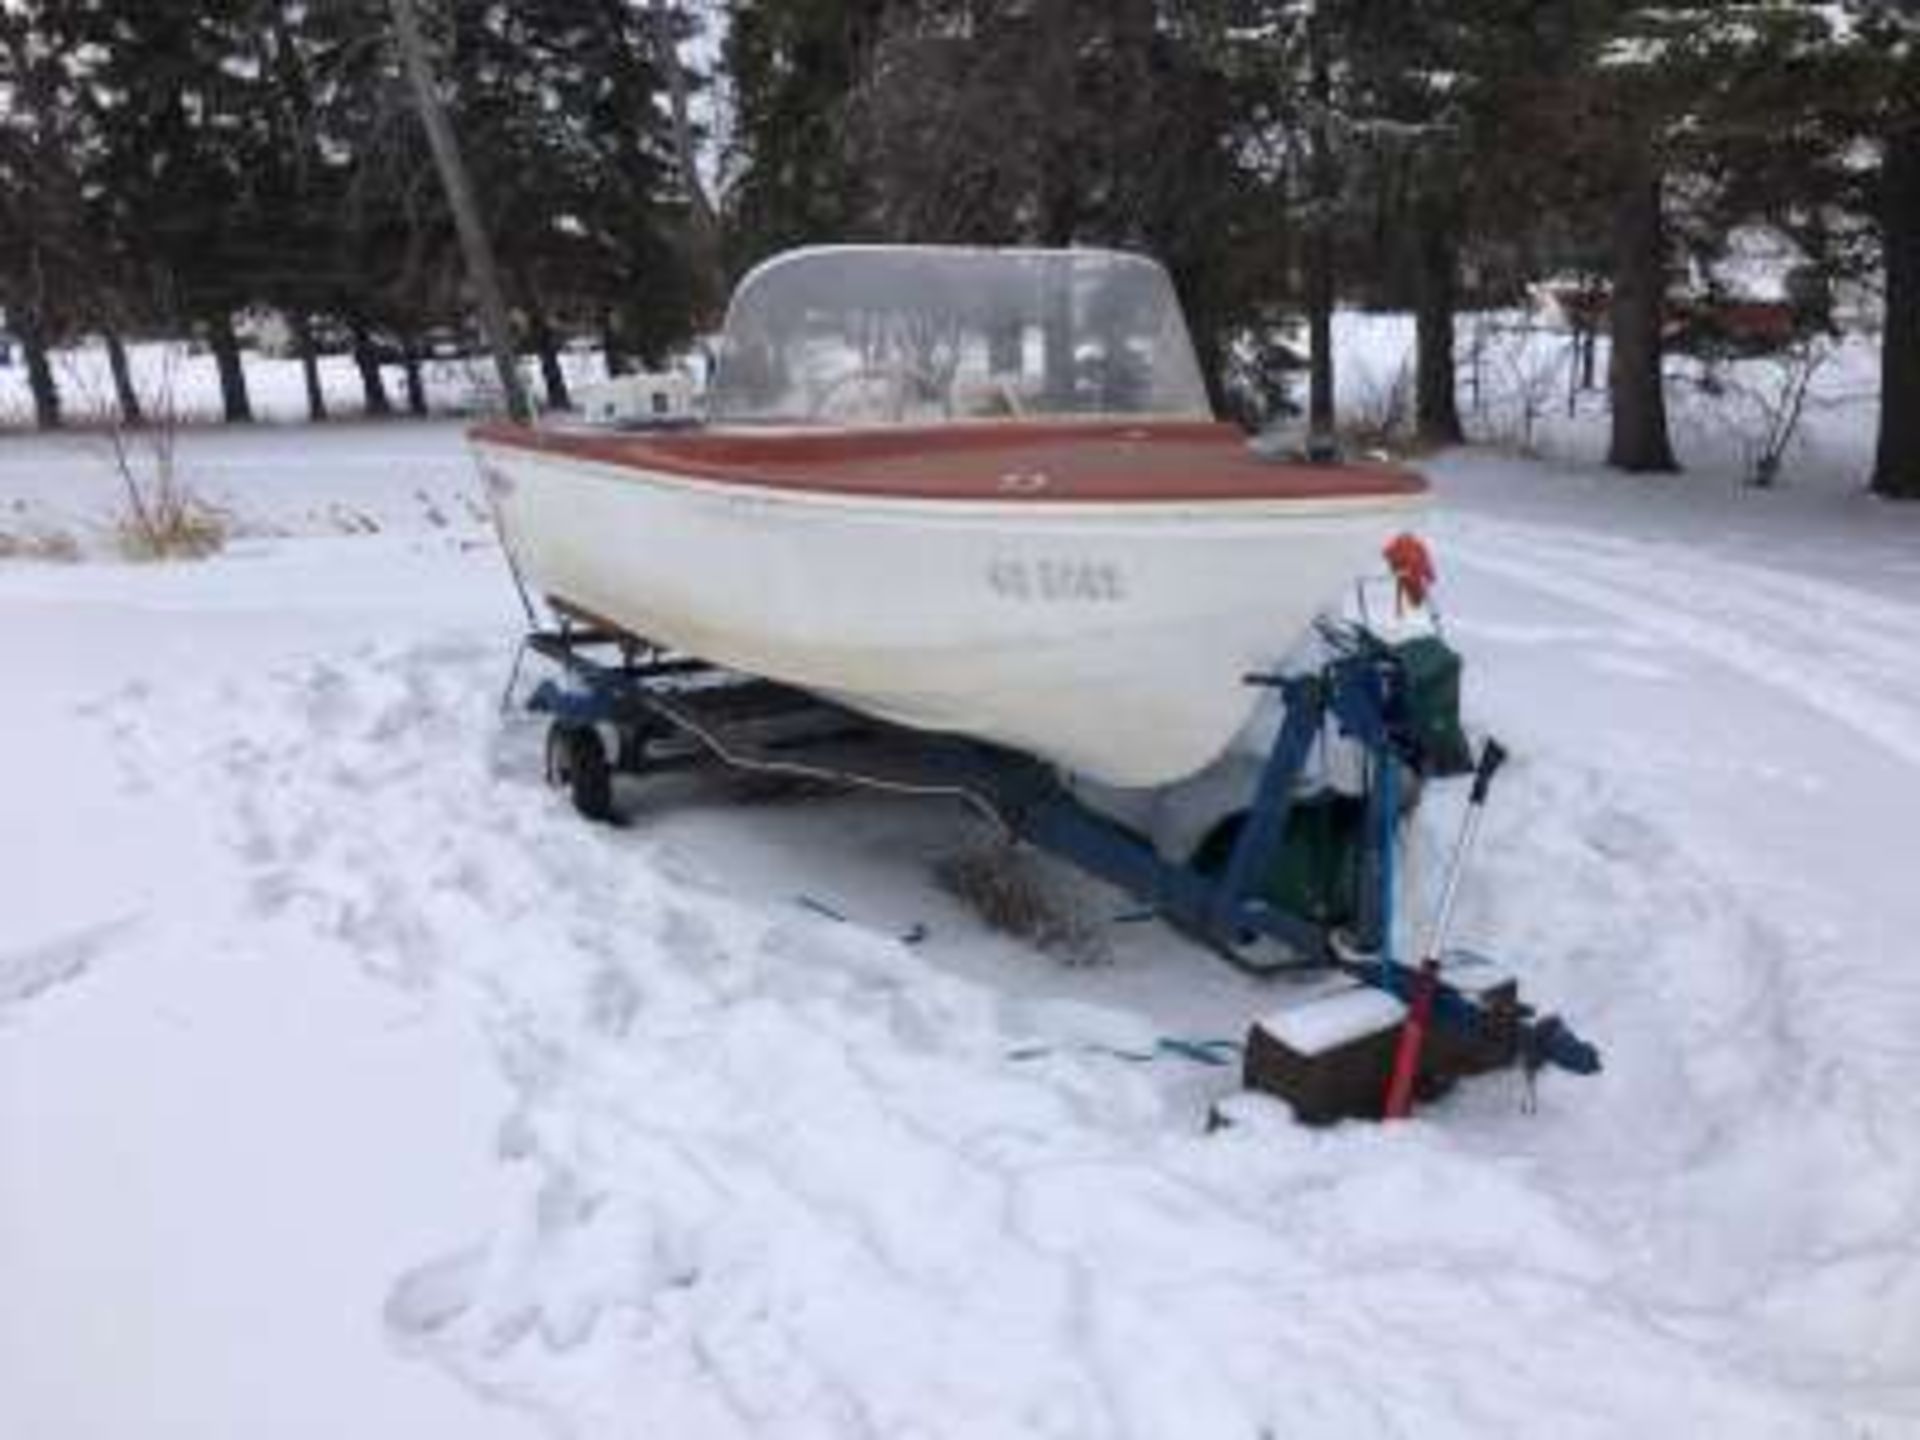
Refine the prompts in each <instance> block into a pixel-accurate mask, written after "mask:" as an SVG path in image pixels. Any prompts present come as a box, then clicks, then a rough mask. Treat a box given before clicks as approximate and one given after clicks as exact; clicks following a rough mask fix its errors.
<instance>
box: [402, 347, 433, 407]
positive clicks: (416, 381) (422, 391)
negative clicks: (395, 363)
mask: <svg viewBox="0 0 1920 1440" xmlns="http://www.w3.org/2000/svg"><path fill="white" fill-rule="evenodd" d="M400 363H401V365H402V366H404V367H405V372H404V373H405V375H406V380H407V413H408V414H409V415H413V416H416V417H418V418H419V419H422V420H424V419H426V418H427V380H426V376H424V375H423V374H421V373H420V347H419V346H418V345H417V344H415V343H414V342H413V341H411V340H409V341H408V342H407V348H406V351H405V352H404V353H403V354H402V355H401V357H400Z"/></svg>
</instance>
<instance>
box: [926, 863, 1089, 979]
mask: <svg viewBox="0 0 1920 1440" xmlns="http://www.w3.org/2000/svg"><path fill="white" fill-rule="evenodd" d="M934 878H935V879H936V880H937V881H938V882H939V884H940V886H941V888H942V889H944V890H946V891H947V892H948V893H949V894H951V895H953V896H955V897H956V898H957V899H959V900H960V901H961V902H962V903H963V904H965V905H966V906H967V907H968V908H969V909H971V910H973V911H974V912H975V913H976V914H978V915H979V916H980V918H981V919H982V920H984V921H985V922H986V923H987V924H988V925H989V926H990V927H992V928H993V929H995V930H998V931H1000V932H1001V933H1002V934H1005V935H1012V936H1015V937H1017V938H1018V939H1021V940H1024V941H1026V942H1027V943H1028V944H1030V945H1032V946H1033V947H1034V948H1035V949H1037V950H1041V951H1044V952H1046V953H1047V954H1049V955H1053V956H1055V957H1057V958H1059V959H1060V960H1062V961H1063V962H1065V963H1066V964H1069V965H1091V964H1097V963H1099V962H1100V961H1102V960H1104V959H1106V957H1107V946H1106V935H1105V931H1104V929H1103V928H1102V927H1101V926H1100V925H1099V923H1098V922H1097V921H1096V920H1095V919H1094V917H1092V916H1090V915H1089V914H1088V913H1087V911H1086V909H1085V907H1084V906H1083V905H1081V904H1080V903H1079V902H1078V901H1077V900H1076V898H1075V897H1074V896H1073V895H1072V894H1071V893H1069V891H1068V890H1067V888H1066V886H1065V885H1064V884H1063V883H1062V881H1061V879H1060V877H1059V876H1058V875H1056V874H1054V873H1052V872H1051V871H1050V870H1049V869H1048V868H1047V865H1046V862H1045V861H1044V860H1043V859H1042V857H1040V856H1038V855H1035V854H1034V853H1033V852H1032V851H1029V850H1023V849H1020V848H1018V847H1016V846H1014V845H1011V844H1008V843H1005V842H1004V841H995V842H992V843H989V844H984V845H979V846H974V847H971V848H968V849H965V850H961V851H957V852H955V853H954V854H952V855H948V856H945V857H943V858H942V859H941V860H939V861H938V862H937V863H936V864H935V866H934Z"/></svg>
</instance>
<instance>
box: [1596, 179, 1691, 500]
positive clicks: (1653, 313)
mask: <svg viewBox="0 0 1920 1440" xmlns="http://www.w3.org/2000/svg"><path fill="white" fill-rule="evenodd" d="M1666 263H1667V253H1666V243H1665V237H1664V235H1663V234H1662V229H1661V215H1660V176H1659V175H1658V174H1657V173H1655V171H1654V168H1653V159H1652V156H1651V154H1650V153H1649V152H1648V151H1647V149H1646V147H1645V144H1644V142H1636V144H1635V148H1634V152H1633V154H1632V155H1631V156H1630V158H1629V161H1628V164H1627V166H1626V170H1625V173H1624V174H1623V176H1622V177H1621V184H1620V189H1619V193H1618V194H1617V195H1616V196H1615V197H1614V209H1613V304H1612V310H1611V313H1612V317H1613V350H1612V355H1611V357H1610V361H1609V364H1608V367H1607V390H1608V394H1609V398H1610V399H1611V400H1612V403H1613V434H1612V442H1611V444H1610V445H1609V447H1608V449H1607V464H1609V465H1611V466H1613V467H1614V468H1615V469H1616V470H1628V471H1634V472H1639V473H1646V472H1652V471H1672V470H1678V469H1679V468H1680V466H1679V464H1678V463H1677V462H1676V461H1675V460H1674V458H1673V442H1672V441H1671V439H1670V438H1669V437H1668V433H1667V395H1666V383H1665V376H1664V374H1663V368H1664V366H1663V362H1664V358H1665V353H1664V352H1665V347H1664V345H1663V344H1662V340H1661V334H1660V327H1661V322H1662V319H1663V315H1664V311H1665V308H1666V288H1667V283H1666V282H1667V277H1666Z"/></svg>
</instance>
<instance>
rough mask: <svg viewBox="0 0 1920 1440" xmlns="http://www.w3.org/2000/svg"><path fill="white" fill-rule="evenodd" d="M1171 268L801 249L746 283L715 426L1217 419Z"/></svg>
mask: <svg viewBox="0 0 1920 1440" xmlns="http://www.w3.org/2000/svg"><path fill="white" fill-rule="evenodd" d="M1210 413H1211V412H1210V410H1209V408H1208V405H1207V395H1206V387H1205V386H1204V385H1203V384H1202V383H1201V379H1200V369H1199V366H1198V365H1197V364H1196V363H1195V361H1194V357H1193V343H1192V341H1191V340H1189V339H1188V337H1187V327H1186V323H1185V321H1184V320H1183V319H1182V318H1181V315H1180V303H1179V301H1178V300H1177V299H1176V298H1175V297H1174V293H1173V285H1172V283H1171V282H1170V281H1169V280H1168V279H1167V274H1166V272H1165V271H1164V270H1162V269H1161V268H1160V267H1159V266H1158V265H1156V264H1154V263H1153V262H1152V261H1151V260H1146V259H1142V258H1141V257H1139V256H1135V255H1121V254H1116V253H1113V252H1110V251H1103V250H973V249H958V248H944V247H918V246H847V247H834V248H829V249H818V250H798V251H794V252H792V253H791V254H787V255H782V256H780V257H779V258H777V259H774V260H771V261H768V262H767V263H766V264H765V265H762V266H761V267H760V268H759V269H757V270H755V271H753V272H752V273H751V274H750V275H748V276H747V278H746V279H745V280H743V281H741V282H740V287H739V289H738V290H737V291H735V292H734V297H733V304H732V305H731V306H730V307H729V308H728V311H727V324H726V331H725V334H724V335H723V336H722V338H721V346H720V365H719V371H718V373H717V375H716V376H715V378H714V387H713V394H712V397H711V407H710V414H711V417H712V419H713V420H714V421H715V422H716V423H720V424H727V423H741V422H749V423H777V424H789V425H809V424H811V425H900V424H911V425H924V424H937V423H939V422H941V421H946V420H987V419H997V420H1008V419H1013V420H1019V419H1045V418H1049V417H1054V416H1062V415H1157V416H1176V417H1181V418H1206V417H1208V416H1209V415H1210Z"/></svg>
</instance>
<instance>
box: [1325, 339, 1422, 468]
mask: <svg viewBox="0 0 1920 1440" xmlns="http://www.w3.org/2000/svg"><path fill="white" fill-rule="evenodd" d="M1346 408H1347V417H1346V420H1345V422H1344V423H1343V424H1342V425H1341V427H1340V429H1341V434H1342V436H1343V437H1344V438H1345V440H1346V441H1347V443H1348V445H1349V446H1350V447H1352V448H1354V449H1358V450H1392V449H1393V448H1395V447H1396V446H1398V445H1400V444H1402V443H1403V442H1404V441H1405V440H1406V439H1407V437H1408V436H1409V435H1411V434H1412V433H1413V362H1412V361H1410V360H1402V361H1401V362H1400V363H1399V364H1398V365H1396V366H1395V367H1394V369H1393V373H1392V374H1390V375H1389V376H1387V378H1386V379H1385V380H1380V379H1377V378H1376V377H1374V376H1371V375H1367V374H1364V373H1362V374H1361V375H1360V376H1359V377H1358V378H1357V383H1356V384H1355V385H1354V386H1353V388H1352V394H1351V399H1350V400H1349V402H1348V405H1347V407H1346Z"/></svg>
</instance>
